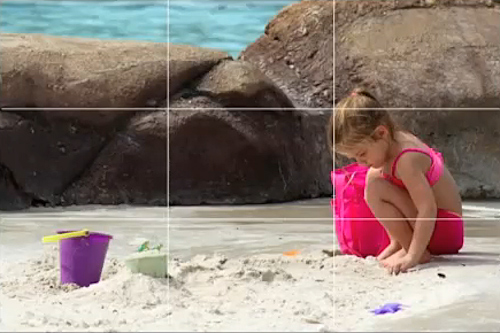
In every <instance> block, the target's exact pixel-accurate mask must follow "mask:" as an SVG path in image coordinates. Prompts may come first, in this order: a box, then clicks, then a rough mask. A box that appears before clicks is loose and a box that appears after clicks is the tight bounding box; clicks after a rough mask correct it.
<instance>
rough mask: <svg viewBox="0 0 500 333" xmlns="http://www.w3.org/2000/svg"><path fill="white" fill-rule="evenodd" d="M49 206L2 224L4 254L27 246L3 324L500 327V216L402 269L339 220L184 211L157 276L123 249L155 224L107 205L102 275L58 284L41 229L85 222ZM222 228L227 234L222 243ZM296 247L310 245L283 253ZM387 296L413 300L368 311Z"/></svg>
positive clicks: (11, 282)
mask: <svg viewBox="0 0 500 333" xmlns="http://www.w3.org/2000/svg"><path fill="white" fill-rule="evenodd" d="M283 209H284V210H286V211H289V209H288V208H287V207H284V208H283ZM492 209H493V208H492ZM498 211H499V210H498V209H497V208H495V209H493V210H492V211H491V212H489V213H488V211H487V210H483V211H482V213H481V214H482V215H481V214H479V213H478V214H476V215H477V216H479V215H481V216H482V217H488V216H491V213H495V214H496V213H498ZM212 212H213V211H212ZM327 212H328V211H327ZM108 213H109V212H108ZM133 213H134V214H135V213H137V212H136V211H135V210H134V211H133ZM144 213H145V212H144V211H141V214H142V215H145V214H144ZM44 214H46V213H44ZM50 214H51V215H50V216H47V215H43V214H41V215H36V214H34V213H33V212H31V213H29V214H26V216H24V215H19V214H17V215H15V216H14V215H13V216H12V217H10V219H11V220H10V221H9V222H8V223H7V222H5V218H4V222H2V224H1V225H0V227H1V228H0V229H1V230H0V231H2V232H1V233H0V236H1V237H0V241H1V243H2V244H0V245H2V246H3V247H1V249H2V251H1V252H2V253H1V254H2V258H0V259H3V258H5V257H6V256H5V253H17V254H16V255H13V256H9V257H11V259H12V258H15V259H13V260H10V261H8V262H5V261H3V260H2V263H1V265H0V331H10V332H12V331H45V332H53V331H79V332H81V331H86V332H90V331H93V332H122V331H149V332H151V331H162V332H165V331H233V332H234V331H267V332H270V331H275V332H286V331H288V332H290V331H294V332H299V331H302V332H335V331H398V332H400V331H454V332H456V331H463V332H470V331H482V332H498V329H499V327H500V317H499V316H498V311H497V310H496V309H497V308H498V304H499V302H500V290H499V289H498V281H500V246H499V245H498V240H499V239H500V220H499V222H498V223H497V222H494V221H493V222H492V221H490V222H487V223H489V224H485V223H486V222H481V221H479V222H471V223H469V224H468V227H467V235H468V237H467V239H466V243H465V244H466V245H465V247H464V249H463V251H462V253H461V254H460V255H456V256H447V257H440V258H436V259H434V260H433V261H432V262H431V263H429V264H427V265H422V266H419V267H418V269H415V270H413V271H411V272H409V273H407V274H403V275H400V276H389V275H388V274H387V273H386V272H385V271H384V270H383V269H382V268H380V267H379V266H378V264H377V263H376V261H375V260H374V259H373V258H367V259H360V258H356V257H352V256H342V255H338V253H337V252H335V251H334V249H335V245H334V244H333V245H332V243H331V240H332V239H331V238H330V236H329V235H331V227H332V225H331V220H329V222H328V223H327V224H324V223H322V222H320V221H318V222H317V223H315V224H311V222H309V224H307V223H303V222H301V221H296V223H292V221H284V222H279V223H278V222H277V221H274V220H272V221H271V222H269V221H267V222H252V221H251V222H248V223H244V222H242V221H239V220H238V221H235V222H234V221H233V222H231V223H230V222H223V220H221V218H222V217H221V216H214V220H218V221H219V224H215V223H214V222H210V221H198V222H196V221H188V220H183V221H178V224H175V223H174V224H172V225H171V231H170V233H171V234H170V237H171V238H172V239H173V240H174V239H175V241H173V243H172V245H171V246H172V247H171V250H172V251H171V255H172V258H171V261H170V277H169V278H165V279H153V278H149V277H147V276H143V275H140V274H132V273H130V272H129V271H128V269H127V268H125V267H124V265H123V261H122V257H120V256H119V254H120V253H124V252H128V251H132V250H133V249H136V248H137V244H135V243H134V244H129V243H127V241H128V240H129V239H130V238H131V237H132V236H134V235H135V236H146V237H148V238H149V236H150V235H149V234H148V235H144V234H141V235H139V232H138V231H139V230H140V228H139V229H137V228H136V229H134V228H132V225H134V226H135V225H137V217H135V216H129V217H130V221H131V222H130V223H129V222H127V218H126V217H120V218H116V219H117V221H112V220H107V221H106V223H103V221H100V220H98V219H96V218H91V219H90V220H92V221H93V222H95V223H96V225H95V226H94V225H91V224H90V222H89V221H90V220H89V217H91V216H93V217H95V214H98V215H99V216H101V215H103V212H102V211H97V212H85V213H81V214H82V218H83V219H86V220H87V224H86V225H85V226H88V227H90V228H91V229H92V230H95V229H96V228H98V227H99V226H100V227H99V228H100V229H106V230H101V231H104V232H106V231H107V228H109V230H114V234H115V235H116V238H115V239H114V240H113V243H112V248H110V252H109V253H108V258H107V261H106V265H105V269H104V272H103V276H102V281H101V282H100V283H98V284H95V285H92V286H90V287H88V288H77V287H74V286H61V285H60V284H59V263H58V258H59V255H58V248H57V246H53V245H41V243H40V241H39V240H40V237H41V236H42V235H45V234H47V232H49V231H51V230H54V229H58V228H59V226H60V224H61V223H63V224H65V225H68V224H71V223H75V224H77V225H81V222H80V221H76V222H75V221H70V220H66V219H65V218H61V213H59V212H50ZM64 214H69V215H71V216H73V217H74V216H75V215H76V214H75V212H66V211H65V212H64ZM89 214H90V215H89ZM91 214H94V215H91ZM110 214H111V213H110ZM112 214H115V213H112ZM151 214H153V215H154V216H156V215H158V212H156V211H154V212H153V213H151ZM162 214H163V213H162ZM214 214H215V213H214ZM233 214H235V213H233ZM244 214H245V213H244V212H243V211H238V212H237V213H236V214H235V215H237V216H240V217H241V216H243V215H244ZM273 214H274V213H273ZM294 214H295V213H294ZM308 214H309V213H308ZM160 215H161V214H160ZM160 215H158V216H160ZM248 215H249V216H255V212H254V211H251V212H248ZM471 215H473V214H471ZM476 215H473V216H476ZM36 217H38V218H40V221H38V222H37V221H35V220H36ZM42 217H43V219H42ZM186 218H187V219H189V218H190V216H188V215H187V216H186ZM266 218H267V217H266ZM154 219H156V220H157V222H155V223H156V224H153V223H152V224H150V225H149V226H148V227H147V228H146V229H145V230H147V231H148V232H149V233H150V234H154V233H159V232H160V231H161V230H163V229H161V228H164V226H163V224H162V220H161V219H160V218H158V219H157V218H156V217H154ZM134 221H135V223H133V222H134ZM273 221H274V222H273ZM188 222H190V223H188ZM207 223H210V224H213V225H209V224H207ZM120 227H121V228H122V229H123V230H128V231H127V232H125V231H123V230H122V231H121V232H120ZM141 228H142V229H144V228H145V224H141ZM155 228H156V229H155ZM129 229H130V230H129ZM27 230H34V231H33V232H27ZM328 230H330V231H328ZM9 235H10V236H9ZM315 239H316V242H314V240H315ZM21 240H24V243H25V244H24V243H23V241H21ZM187 240H196V242H193V241H191V242H190V243H189V244H187V243H186V242H187ZM222 240H224V243H225V244H226V243H227V246H220V243H221V242H222ZM304 240H305V241H304ZM16 242H18V244H16ZM280 242H281V243H280ZM23 244H24V245H23ZM276 244H278V245H279V246H277V245H276ZM197 245H198V247H196V246H197ZM37 249H38V250H37ZM291 249H300V253H299V254H298V255H296V256H284V255H283V253H282V252H283V251H284V250H291ZM8 251H10V252H8ZM16 251H17V252H16ZM266 251H268V252H267V253H265V252H266ZM214 252H215V253H220V254H214V255H212V253H214ZM204 253H205V254H206V253H211V255H204ZM21 254H24V255H21ZM26 254H29V256H26ZM186 254H188V255H186ZM438 273H439V274H440V275H438ZM443 274H444V275H443ZM388 302H400V303H403V304H404V305H406V307H405V308H404V310H402V311H400V312H398V313H396V314H390V315H384V316H375V315H373V314H372V313H371V312H370V310H371V309H374V308H376V307H379V306H381V305H383V304H385V303H388Z"/></svg>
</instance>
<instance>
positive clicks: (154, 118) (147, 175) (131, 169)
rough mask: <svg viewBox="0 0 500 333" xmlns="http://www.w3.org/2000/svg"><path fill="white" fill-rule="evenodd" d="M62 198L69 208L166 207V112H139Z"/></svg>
mask: <svg viewBox="0 0 500 333" xmlns="http://www.w3.org/2000/svg"><path fill="white" fill-rule="evenodd" d="M62 199H63V203H64V204H66V205H68V204H80V205H81V204H106V205H116V204H122V203H126V204H137V205H166V203H167V111H166V110H158V111H138V112H137V113H136V114H135V116H134V117H133V118H132V119H131V120H130V122H129V123H128V125H127V126H126V127H125V128H124V129H123V130H122V131H121V132H120V133H118V134H117V135H116V136H115V137H114V138H113V139H112V140H110V141H109V142H108V144H107V145H106V147H105V148H104V149H103V150H102V151H101V153H100V154H99V155H98V157H97V158H95V160H94V161H93V163H92V165H91V166H90V167H88V169H87V170H86V171H85V173H84V174H82V176H81V177H80V178H79V179H77V180H76V181H75V182H74V183H73V184H71V186H69V187H68V188H67V189H66V190H65V192H64V194H63V196H62Z"/></svg>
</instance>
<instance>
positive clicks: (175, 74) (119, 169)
mask: <svg viewBox="0 0 500 333" xmlns="http://www.w3.org/2000/svg"><path fill="white" fill-rule="evenodd" d="M1 38H7V39H8V40H10V41H11V46H10V47H8V48H7V49H6V50H7V51H5V52H3V53H2V57H3V59H11V60H12V59H18V60H23V61H24V60H26V61H27V64H29V66H28V67H26V68H25V69H26V71H18V69H19V66H23V65H22V63H21V64H18V63H17V62H14V61H12V62H11V63H10V64H9V65H8V66H7V67H6V69H2V79H3V81H2V103H4V105H8V106H16V107H21V106H30V105H33V106H39V107H40V106H43V107H54V106H61V105H62V106H65V107H67V106H68V105H69V103H70V102H72V101H74V102H75V103H76V104H75V103H74V104H72V105H77V106H78V107H79V108H80V107H84V106H89V105H90V106H99V108H96V109H92V110H83V109H69V108H68V109H64V108H63V109H58V110H54V109H43V108H41V109H40V108H38V109H36V110H35V109H33V110H30V109H25V110H20V109H11V110H10V111H6V110H3V111H0V209H18V208H25V207H29V206H32V205H49V206H54V205H71V204H120V203H127V204H140V205H165V204H167V186H169V190H170V202H171V203H172V204H200V203H262V202H276V201H285V200H292V199H299V198H308V197H316V196H321V195H325V194H329V193H331V185H330V183H329V178H328V176H329V171H330V167H331V157H330V155H329V153H328V151H327V150H326V149H325V148H326V143H325V136H324V135H323V133H324V128H325V125H326V123H327V119H328V117H329V116H330V113H331V110H329V111H321V112H319V111H318V112H308V111H302V110H294V109H290V108H293V102H292V101H291V100H290V99H289V98H288V96H287V95H286V94H285V93H284V92H283V91H281V89H279V87H277V86H276V85H275V83H274V82H273V81H272V80H270V79H269V78H268V77H266V76H265V75H264V74H263V73H262V72H261V71H260V70H259V69H258V68H257V67H256V66H255V65H253V64H251V63H249V62H246V61H242V60H238V61H234V60H232V59H231V58H230V57H229V56H228V55H227V54H225V53H223V52H218V51H214V50H207V49H203V48H194V47H190V46H171V47H170V56H171V59H170V61H171V66H169V67H170V68H169V69H170V70H169V72H168V73H166V71H165V70H166V69H167V68H165V69H163V68H162V71H163V73H164V74H165V75H164V76H158V75H156V74H155V75H156V76H155V75H150V74H151V72H148V71H146V72H145V73H144V75H145V77H146V78H151V77H156V78H157V79H158V82H160V81H161V80H160V78H162V77H164V78H167V77H168V79H169V85H170V88H171V89H170V90H169V91H168V93H169V98H170V106H171V108H172V109H171V110H170V111H169V112H167V110H165V109H153V108H151V109H147V110H146V109H145V110H141V109H134V110H119V109H112V108H109V109H104V108H102V106H103V105H102V101H109V102H108V103H109V104H108V105H109V106H111V107H118V106H125V105H126V104H129V102H131V101H134V100H137V99H136V97H137V96H148V99H149V98H150V97H151V96H160V95H155V94H152V95H151V94H150V92H151V91H150V90H149V89H145V88H144V86H143V85H139V86H138V87H136V88H137V91H136V90H129V88H127V89H126V91H128V93H127V94H123V95H121V94H118V92H120V91H123V90H122V89H121V88H122V85H121V84H122V83H123V84H124V85H125V86H126V87H130V86H129V81H128V79H129V76H128V75H129V74H130V73H129V72H124V73H122V74H118V73H115V74H116V75H115V74H113V75H111V79H110V80H111V81H109V84H112V85H113V89H107V88H106V87H107V86H103V85H102V81H100V80H94V78H95V77H94V75H95V72H93V70H90V71H87V72H85V71H83V70H81V71H80V69H81V68H80V67H79V66H80V65H78V64H79V62H80V61H83V60H81V59H87V60H85V61H83V62H84V63H85V66H87V67H85V68H86V69H89V68H90V69H91V68H93V67H92V66H97V65H93V64H90V63H87V62H86V61H89V59H94V58H96V57H99V56H102V52H104V51H103V50H104V49H105V52H108V53H106V54H112V49H113V48H116V49H117V51H118V53H120V50H123V48H126V49H127V50H128V51H127V52H124V54H121V53H120V57H125V56H129V54H130V57H132V55H133V54H136V55H137V53H136V52H139V51H137V50H138V49H140V48H144V49H145V50H143V51H141V52H153V53H155V52H156V51H154V50H157V49H158V47H160V48H161V47H162V46H158V45H156V44H154V43H138V44H134V43H132V42H128V43H123V44H122V43H116V44H113V43H111V44H110V43H109V42H108V41H106V42H97V41H89V40H80V39H77V38H75V39H60V38H56V37H41V36H35V37H32V36H25V35H11V34H9V35H7V36H2V37H1ZM14 40H18V41H19V43H21V44H22V46H20V47H14V45H13V42H12V41H14ZM101 43H102V44H103V45H105V46H102V48H101V46H99V45H100V44H101ZM47 48H48V49H50V52H47V50H46V49H47ZM148 48H150V50H149V51H146V49H148ZM30 50H31V51H30ZM139 53H140V52H139ZM155 54H156V53H155ZM64 55H75V57H74V58H70V59H68V61H67V62H66V63H64V65H63V66H66V67H64V68H66V69H65V70H63V72H59V73H55V72H53V69H54V68H53V67H52V66H54V63H58V62H60V60H61V59H62V58H61V57H64ZM76 55H78V56H76ZM158 55H159V54H156V56H158ZM137 56H138V57H139V56H141V55H137ZM156 56H155V57H156ZM23 57H24V58H23ZM141 58H142V59H144V57H142V56H141ZM153 58H154V57H153ZM33 59H38V60H39V64H38V67H37V66H35V62H34V61H33ZM121 59H122V60H123V58H121ZM9 61H10V60H9ZM142 61H143V60H141V61H139V62H138V63H141V62H142ZM152 62H153V63H156V60H154V61H152ZM145 63H147V62H146V61H144V64H145ZM156 64H157V65H158V63H156ZM108 65H109V63H108ZM155 66H156V65H155ZM72 68H76V69H78V71H77V72H72V71H71V69H72ZM35 69H41V72H36V71H35ZM68 71H69V72H68ZM33 73H43V75H41V76H36V75H35V76H32V75H33ZM75 73H76V74H75ZM121 75H123V77H124V80H123V81H122V80H121ZM75 76H78V77H79V80H80V81H81V82H87V83H86V85H84V86H73V88H74V89H73V90H72V91H71V92H70V94H69V96H70V97H71V96H73V97H74V98H75V99H74V100H72V99H71V98H72V97H71V98H70V97H68V96H67V95H66V94H64V93H60V92H59V91H56V90H53V89H51V88H50V84H49V85H47V83H50V82H55V81H57V82H63V83H64V82H66V83H67V82H70V81H71V80H72V78H74V77H75ZM32 77H36V79H37V80H38V81H37V86H36V87H35V86H32V85H31V83H30V82H32V81H30V78H32ZM100 77H102V78H105V76H104V75H101V76H100ZM80 81H79V82H80ZM139 81H140V80H139ZM106 82H108V81H106ZM140 82H143V81H140ZM66 83H65V84H66ZM38 84H41V85H40V86H38ZM80 88H81V89H82V90H81V92H82V94H83V95H84V96H86V99H83V98H81V96H80V95H79V92H80V90H79V89H80ZM94 89H96V90H95V91H96V94H90V95H87V93H88V92H89V91H93V90H94ZM66 92H68V91H66ZM164 92H165V95H162V96H163V97H162V96H160V97H161V98H166V93H167V89H165V90H164ZM45 94H46V95H45ZM83 95H82V96H83ZM134 96H136V97H134ZM161 98H159V99H155V100H157V101H160V100H161ZM58 101H64V103H62V104H59V103H57V102H58ZM143 102H144V100H143ZM164 102H165V101H164ZM139 104H141V105H143V104H142V102H141V103H139ZM146 104H147V103H146ZM135 105H136V106H137V105H138V104H135ZM174 108H175V109H174ZM236 108H239V109H236ZM242 108H244V109H242ZM168 123H169V124H170V127H169V130H168V131H167V124H168ZM168 132H169V134H170V135H169V136H168V135H167V133H168ZM167 145H168V146H167ZM167 151H168V152H169V157H170V160H169V161H167V158H168V156H167ZM167 162H169V164H170V167H169V170H170V181H168V175H167Z"/></svg>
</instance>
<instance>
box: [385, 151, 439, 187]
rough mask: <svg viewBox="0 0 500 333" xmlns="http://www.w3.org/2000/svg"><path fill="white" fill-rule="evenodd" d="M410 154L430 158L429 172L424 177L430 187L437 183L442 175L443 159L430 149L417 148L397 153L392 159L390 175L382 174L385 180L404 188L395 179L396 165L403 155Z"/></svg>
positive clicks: (401, 183)
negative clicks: (423, 155)
mask: <svg viewBox="0 0 500 333" xmlns="http://www.w3.org/2000/svg"><path fill="white" fill-rule="evenodd" d="M410 152H413V153H422V154H425V155H427V156H429V157H430V159H431V166H430V167H429V171H427V173H426V174H425V176H426V178H427V180H428V181H429V184H430V185H431V186H434V184H436V183H437V181H438V180H439V178H440V177H441V175H442V173H443V169H444V162H443V157H442V156H441V154H440V153H439V152H437V151H435V150H434V149H432V148H429V149H428V150H424V149H418V148H407V149H403V151H402V152H401V153H399V155H398V156H396V158H395V159H394V162H393V163H392V170H391V174H390V175H387V174H384V176H385V178H388V179H389V180H390V181H392V182H393V183H394V184H396V185H398V186H400V187H404V183H403V182H402V181H401V179H399V178H397V177H396V165H397V163H398V161H399V159H400V158H401V156H403V154H404V153H410Z"/></svg>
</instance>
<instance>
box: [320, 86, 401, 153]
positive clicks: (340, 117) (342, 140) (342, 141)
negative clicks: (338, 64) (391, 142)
mask: <svg viewBox="0 0 500 333" xmlns="http://www.w3.org/2000/svg"><path fill="white" fill-rule="evenodd" d="M380 125H383V126H385V127H386V128H387V129H388V130H389V133H390V136H391V138H393V139H394V132H395V131H396V125H395V123H394V121H393V120H392V118H391V116H390V115H389V113H388V112H387V110H385V109H384V108H383V107H382V105H381V104H380V103H379V102H378V101H377V99H376V98H375V97H374V96H373V95H372V94H370V93H369V92H367V91H365V90H363V89H360V88H358V89H355V90H354V91H353V92H352V93H351V94H350V95H349V96H347V97H345V98H344V99H342V100H341V101H340V102H338V103H337V105H336V106H335V110H334V114H333V115H332V117H331V118H330V124H329V126H328V137H329V143H330V148H331V149H333V147H335V150H336V151H338V152H339V153H344V152H345V151H346V150H347V149H349V148H350V147H352V146H354V145H356V144H358V143H361V142H363V141H365V140H367V139H371V140H373V132H374V131H375V129H376V128H377V127H378V126H380ZM333 131H335V138H334V137H333V136H334V135H333Z"/></svg>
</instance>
